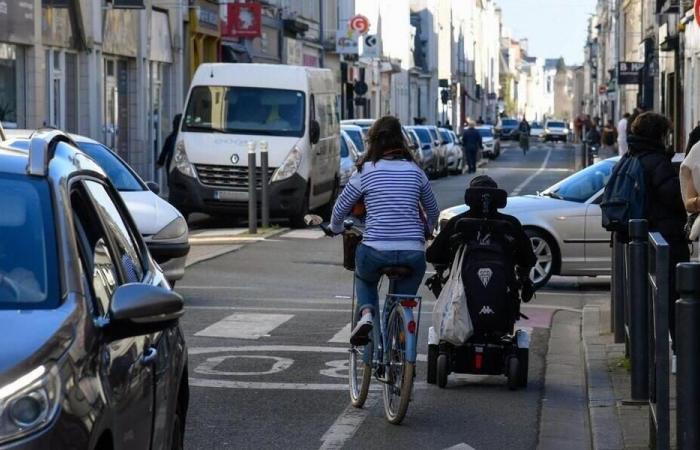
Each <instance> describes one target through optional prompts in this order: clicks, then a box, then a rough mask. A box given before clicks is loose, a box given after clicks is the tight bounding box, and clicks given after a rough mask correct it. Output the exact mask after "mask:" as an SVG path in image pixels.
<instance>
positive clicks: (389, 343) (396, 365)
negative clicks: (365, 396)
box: [384, 307, 416, 425]
mask: <svg viewBox="0 0 700 450" xmlns="http://www.w3.org/2000/svg"><path fill="white" fill-rule="evenodd" d="M407 325H408V324H407V323H406V318H405V316H404V313H403V309H402V308H401V307H396V308H394V310H393V311H392V312H391V315H390V316H389V321H388V323H387V329H386V332H387V335H386V348H385V355H386V356H385V359H384V361H385V363H386V383H385V384H384V415H385V416H386V419H387V420H388V421H389V423H392V424H395V425H398V424H400V423H401V421H402V420H403V418H404V417H405V416H406V411H407V410H408V403H409V402H410V401H411V391H412V390H413V377H414V375H415V372H416V364H415V363H414V362H409V361H407V359H406V339H409V338H410V337H409V334H408V329H407Z"/></svg>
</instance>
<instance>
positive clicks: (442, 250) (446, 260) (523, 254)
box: [426, 175, 537, 302]
mask: <svg viewBox="0 0 700 450" xmlns="http://www.w3.org/2000/svg"><path fill="white" fill-rule="evenodd" d="M469 188H490V189H498V185H497V184H496V182H495V181H494V180H493V179H492V178H491V177H489V176H488V175H480V176H478V177H475V178H474V179H473V180H472V181H471V183H470V184H469ZM469 188H467V189H469ZM465 218H469V219H483V218H489V219H494V220H502V221H506V222H509V223H510V224H511V225H513V229H514V230H516V231H515V232H514V233H513V236H509V238H511V239H513V241H514V242H513V246H512V248H514V254H513V263H514V265H515V266H516V271H517V276H518V279H519V281H520V284H521V299H522V301H523V302H529V301H530V299H531V298H532V296H533V295H534V292H535V290H534V287H533V285H532V281H531V280H530V277H529V273H530V270H531V269H532V267H534V265H535V263H536V262H537V257H536V256H535V253H534V252H533V250H532V245H531V244H530V239H529V238H528V237H527V235H526V234H525V230H523V226H522V225H521V224H520V221H519V220H518V219H516V218H515V217H513V216H510V215H507V214H502V213H500V212H497V211H495V212H492V213H490V214H488V216H486V215H485V213H484V212H483V211H480V210H476V209H470V210H469V211H467V212H465V213H462V214H459V215H457V216H455V217H453V218H452V219H450V220H449V221H448V222H447V224H446V225H445V226H444V227H443V228H442V229H441V231H440V233H439V234H438V235H437V237H436V238H435V240H434V241H433V243H432V244H431V245H430V247H428V249H427V251H426V259H427V261H428V262H430V263H432V264H433V265H434V266H436V268H437V269H440V268H446V267H447V266H449V264H450V263H451V262H452V260H453V258H454V255H455V252H456V251H457V246H456V245H455V243H454V242H453V239H452V237H453V236H454V235H455V234H456V233H457V230H456V225H457V222H458V221H459V220H460V219H465Z"/></svg>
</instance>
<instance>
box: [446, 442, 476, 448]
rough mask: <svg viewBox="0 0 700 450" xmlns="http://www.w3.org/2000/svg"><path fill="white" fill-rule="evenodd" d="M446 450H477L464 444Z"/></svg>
mask: <svg viewBox="0 0 700 450" xmlns="http://www.w3.org/2000/svg"><path fill="white" fill-rule="evenodd" d="M445 450H475V449H474V447H472V446H471V445H467V444H465V443H464V442H462V443H461V444H457V445H453V446H452V447H447V448H446V449H445Z"/></svg>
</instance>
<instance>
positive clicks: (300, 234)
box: [282, 228, 324, 239]
mask: <svg viewBox="0 0 700 450" xmlns="http://www.w3.org/2000/svg"><path fill="white" fill-rule="evenodd" d="M323 236H324V233H323V230H317V229H314V228H311V229H308V230H294V231H290V232H288V233H285V234H283V235H282V237H285V238H292V239H320V238H322V237H323Z"/></svg>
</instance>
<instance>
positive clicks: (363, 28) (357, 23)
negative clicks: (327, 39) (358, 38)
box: [350, 14, 369, 34]
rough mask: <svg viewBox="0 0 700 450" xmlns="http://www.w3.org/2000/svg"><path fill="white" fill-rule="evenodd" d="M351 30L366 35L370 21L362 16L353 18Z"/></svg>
mask: <svg viewBox="0 0 700 450" xmlns="http://www.w3.org/2000/svg"><path fill="white" fill-rule="evenodd" d="M350 29H351V30H353V31H356V32H357V33H360V34H365V33H366V32H368V31H369V19H368V18H367V17H365V16H363V15H362V14H358V15H356V16H353V17H352V18H351V19H350Z"/></svg>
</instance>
